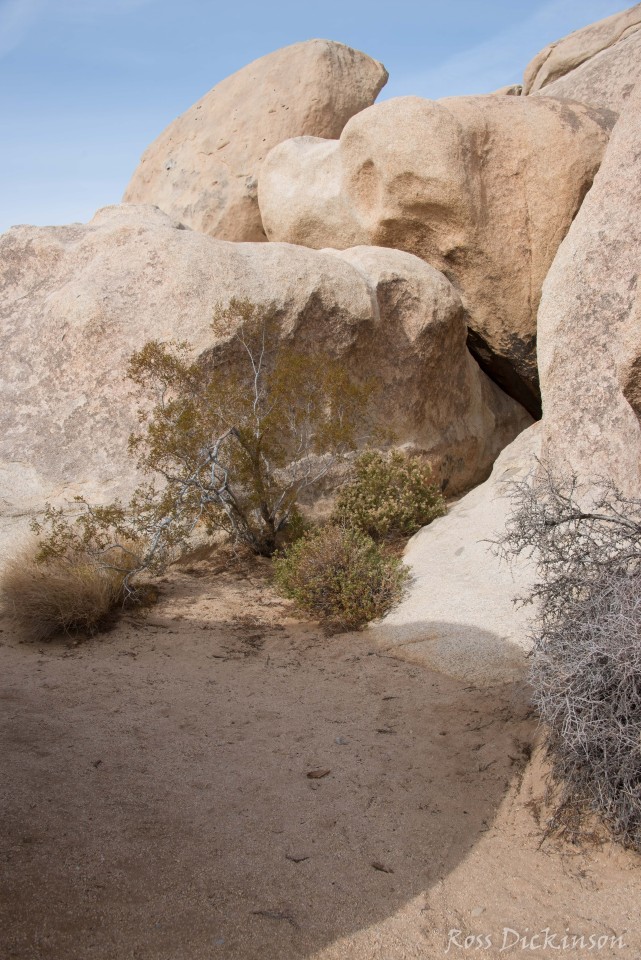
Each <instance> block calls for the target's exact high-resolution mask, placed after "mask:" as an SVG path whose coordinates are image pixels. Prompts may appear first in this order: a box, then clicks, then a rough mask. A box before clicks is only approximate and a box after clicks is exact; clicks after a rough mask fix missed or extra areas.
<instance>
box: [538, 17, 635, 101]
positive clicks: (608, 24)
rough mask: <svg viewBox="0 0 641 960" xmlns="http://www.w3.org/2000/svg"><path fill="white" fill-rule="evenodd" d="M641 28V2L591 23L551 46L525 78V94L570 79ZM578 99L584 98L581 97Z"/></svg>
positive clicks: (539, 54)
mask: <svg viewBox="0 0 641 960" xmlns="http://www.w3.org/2000/svg"><path fill="white" fill-rule="evenodd" d="M640 29H641V3H638V4H636V5H635V6H634V7H630V9H629V10H624V11H623V12H622V13H615V14H614V15H613V16H611V17H606V19H605V20H599V21H598V22H597V23H591V24H590V25H589V26H587V27H584V28H583V29H582V30H576V31H575V32H574V33H571V34H570V35H569V36H567V37H564V38H563V39H562V40H556V41H555V42H554V43H550V44H549V45H548V46H547V47H545V48H544V49H543V50H541V52H540V53H538V54H537V55H536V57H534V59H533V60H531V61H530V63H529V64H528V66H527V67H526V69H525V73H524V75H523V93H524V94H530V93H537V92H539V91H541V90H543V89H544V88H545V87H547V86H551V85H552V84H553V83H554V82H555V81H558V80H560V79H561V78H562V77H568V76H569V75H570V74H571V73H572V72H573V71H574V70H577V68H580V67H581V65H582V64H586V63H587V62H588V61H589V60H591V59H592V58H593V57H597V56H599V55H600V54H601V53H603V52H604V51H606V50H611V49H612V48H613V47H615V46H616V45H617V44H619V43H622V42H624V41H625V40H626V39H627V38H628V37H630V36H632V34H634V33H635V32H637V31H639V30H640ZM546 93H550V94H551V93H552V91H551V90H550V91H546ZM557 95H560V94H556V93H555V94H554V96H557ZM577 99H582V98H580V97H577ZM607 105H608V106H609V104H607Z"/></svg>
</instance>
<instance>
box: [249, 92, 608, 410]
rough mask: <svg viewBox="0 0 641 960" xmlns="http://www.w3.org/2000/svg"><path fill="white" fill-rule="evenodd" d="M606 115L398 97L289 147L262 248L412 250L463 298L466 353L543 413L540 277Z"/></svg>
mask: <svg viewBox="0 0 641 960" xmlns="http://www.w3.org/2000/svg"><path fill="white" fill-rule="evenodd" d="M613 121H614V115H613V114H611V113H610V112H608V111H598V110H594V109H592V108H589V107H586V106H584V105H580V104H573V103H566V102H562V101H558V100H554V99H547V98H543V97H541V98H539V97H537V98H524V97H515V96H485V97H456V98H451V99H446V100H441V101H431V100H423V99H420V98H418V97H402V98H399V99H395V100H388V101H385V102H383V103H380V104H376V105H375V106H373V107H370V108H369V109H368V110H365V111H363V112H362V113H360V114H358V116H356V117H354V118H353V119H352V120H350V121H349V123H348V124H347V125H346V127H345V129H344V130H343V133H342V134H341V137H340V139H339V140H336V141H328V140H320V139H314V138H310V137H306V138H302V139H294V140H289V141H285V142H283V143H282V144H280V145H279V146H278V147H275V148H274V149H273V150H272V151H271V152H270V154H269V155H268V157H267V159H266V161H265V163H264V165H263V169H262V173H261V175H260V178H259V203H260V209H261V213H262V217H263V223H264V227H265V230H266V232H267V236H268V238H269V239H270V240H275V241H287V242H291V243H298V244H305V245H307V246H311V247H317V248H318V247H326V246H332V247H337V248H346V247H351V246H354V245H355V244H368V245H377V246H385V247H395V248H398V249H400V250H405V251H408V252H410V253H414V254H416V255H417V256H419V257H420V258H421V259H423V260H425V261H426V262H427V263H429V264H431V265H432V266H434V267H435V268H436V269H437V270H439V271H441V272H443V273H444V274H445V275H446V276H447V277H448V278H449V279H450V280H451V282H452V283H453V284H454V286H455V287H456V289H457V290H458V291H459V293H460V295H461V297H462V300H463V304H464V306H465V310H466V315H467V322H468V325H469V329H470V346H471V348H472V350H473V351H474V353H475V355H476V357H477V359H478V360H479V362H480V363H481V364H482V366H483V367H484V368H485V369H486V370H487V372H488V373H489V374H490V375H491V376H492V378H493V379H494V380H495V381H496V382H498V383H499V384H501V386H502V387H503V388H504V389H505V390H506V391H507V392H509V393H510V394H511V395H512V396H513V397H515V398H516V399H518V400H519V401H520V402H521V403H523V404H524V405H525V406H526V407H527V408H528V409H529V410H530V412H531V413H533V414H537V413H538V412H539V393H538V382H537V369H536V311H537V308H538V304H539V297H540V292H541V287H542V284H543V280H544V279H545V276H546V273H547V271H548V269H549V267H550V264H551V263H552V260H553V258H554V254H555V253H556V250H557V249H558V246H559V243H560V242H561V240H562V239H563V237H564V235H565V233H566V232H567V230H568V228H569V226H570V224H571V222H572V219H573V218H574V216H575V215H576V212H577V210H578V209H579V207H580V205H581V202H582V200H583V197H584V196H585V194H586V192H587V190H588V189H589V187H590V185H591V183H592V180H593V178H594V175H595V173H596V171H597V170H598V168H599V164H600V162H601V158H602V155H603V151H604V148H605V145H606V143H607V139H608V135H609V131H610V128H611V125H612V123H613Z"/></svg>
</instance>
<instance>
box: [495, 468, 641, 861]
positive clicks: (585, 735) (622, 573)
mask: <svg viewBox="0 0 641 960" xmlns="http://www.w3.org/2000/svg"><path fill="white" fill-rule="evenodd" d="M539 468H540V469H539V474H538V477H537V479H536V480H535V481H534V483H532V482H530V481H523V482H520V483H518V484H516V485H515V486H514V496H515V508H514V511H513V513H512V516H511V519H510V521H509V525H508V527H507V531H506V534H505V536H504V538H503V539H502V541H501V544H500V549H501V550H502V552H503V553H504V554H505V555H507V556H508V557H514V556H516V555H518V554H521V553H524V552H525V553H527V554H530V555H533V556H534V557H535V559H536V563H537V570H538V577H537V580H536V583H535V584H534V586H533V588H532V591H531V593H530V596H529V597H528V598H527V599H528V600H529V601H531V602H534V603H535V605H536V608H535V617H534V626H533V640H534V649H533V655H532V660H531V671H530V680H531V684H532V690H533V699H534V703H535V705H536V707H537V708H538V712H539V714H540V717H541V720H542V722H543V729H544V731H545V734H544V735H545V745H546V749H547V753H548V756H549V758H550V761H551V765H552V772H553V775H554V778H555V781H556V784H557V787H558V788H559V792H558V796H559V801H558V808H557V811H556V815H555V817H554V819H553V821H552V826H553V827H554V826H557V825H558V826H561V827H562V826H563V824H564V823H575V824H576V823H577V822H579V823H580V820H581V816H582V811H585V810H587V809H590V810H592V811H594V812H596V813H597V814H598V815H599V816H600V818H601V819H602V821H603V822H604V823H605V824H606V825H607V826H608V827H609V829H610V830H611V832H612V834H613V835H614V836H615V837H616V838H618V839H619V840H621V841H622V842H623V843H624V844H626V845H628V846H631V847H633V848H635V849H636V850H641V500H637V499H634V498H630V497H626V496H624V495H623V494H622V493H621V492H620V491H619V490H617V489H616V487H615V486H614V485H612V484H608V483H605V484H599V485H595V486H593V487H592V488H590V489H588V488H586V487H581V486H580V485H579V484H578V481H577V478H576V477H559V476H558V475H555V474H554V473H553V472H552V471H551V470H550V469H549V468H548V467H546V466H545V465H539Z"/></svg>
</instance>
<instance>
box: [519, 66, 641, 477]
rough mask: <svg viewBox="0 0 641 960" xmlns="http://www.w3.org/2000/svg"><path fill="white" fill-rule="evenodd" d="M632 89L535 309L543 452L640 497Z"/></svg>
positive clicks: (639, 257)
mask: <svg viewBox="0 0 641 960" xmlns="http://www.w3.org/2000/svg"><path fill="white" fill-rule="evenodd" d="M640 113H641V84H639V85H638V86H637V88H636V90H635V92H634V94H633V95H632V96H631V97H630V99H629V102H628V105H627V108H626V109H625V111H624V112H623V113H622V114H621V118H620V120H619V121H618V123H617V125H616V127H615V129H614V132H613V134H612V139H611V141H610V145H609V147H608V149H607V152H606V155H605V159H604V161H603V165H602V167H601V169H600V170H599V173H598V174H597V176H596V179H595V181H594V185H593V187H592V189H591V190H590V192H589V194H588V195H587V197H586V198H585V201H584V203H583V206H582V207H581V210H580V212H579V215H578V216H577V218H576V220H575V221H574V223H573V224H572V227H571V228H570V231H569V233H568V235H567V237H566V238H565V240H564V241H563V243H562V244H561V248H560V250H559V252H558V253H557V255H556V258H555V260H554V263H553V265H552V269H551V270H550V273H549V275H548V277H547V279H546V281H545V285H544V288H543V297H542V299H541V306H540V309H539V321H538V325H539V365H540V371H541V389H542V393H543V414H544V416H543V428H544V433H543V439H544V444H543V453H544V456H545V458H546V459H547V460H549V461H550V462H551V463H552V464H553V465H554V466H555V467H556V468H557V469H558V470H560V471H562V472H565V473H570V472H574V473H576V474H577V475H578V476H579V477H581V478H583V479H584V480H595V479H598V478H603V479H606V480H614V481H615V482H616V484H617V485H618V486H619V487H620V488H622V489H623V490H624V492H626V493H627V494H631V495H633V496H641V297H640V295H639V265H640V264H641V217H640V215H639V213H640V211H641V125H640V124H639V116H640Z"/></svg>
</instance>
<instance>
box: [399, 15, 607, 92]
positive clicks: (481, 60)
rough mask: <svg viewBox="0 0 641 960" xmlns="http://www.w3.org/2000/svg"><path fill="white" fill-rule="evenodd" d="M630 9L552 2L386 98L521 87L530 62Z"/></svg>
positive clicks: (405, 79)
mask: <svg viewBox="0 0 641 960" xmlns="http://www.w3.org/2000/svg"><path fill="white" fill-rule="evenodd" d="M625 9H626V4H625V3H623V4H622V3H621V2H620V0H549V2H547V3H544V4H543V5H542V6H541V7H539V9H538V10H535V12H534V13H532V14H531V16H529V17H528V18H527V19H526V20H524V21H523V22H521V23H519V24H517V25H515V26H512V27H510V28H509V29H507V30H503V31H501V32H500V33H498V34H496V36H494V37H491V38H490V39H489V40H485V41H484V42H483V43H480V44H477V45H476V46H474V47H471V48H469V49H468V50H464V51H462V52H461V53H457V54H455V55H454V56H452V57H449V58H448V59H446V60H444V61H443V62H441V63H436V64H434V66H432V67H428V68H427V69H426V70H421V71H420V72H417V73H412V74H407V75H406V76H397V77H392V79H391V80H390V81H389V83H388V84H387V86H386V87H385V89H384V91H383V97H382V98H381V99H387V98H389V97H399V96H407V95H409V94H414V95H416V96H420V97H430V98H431V99H438V98H439V97H447V96H460V95H463V94H468V93H470V94H471V93H490V92H491V91H492V90H495V89H496V88H497V87H502V86H504V85H505V84H508V83H518V82H519V81H520V79H521V77H522V75H523V70H524V68H525V66H526V65H527V63H528V62H529V61H530V59H531V58H532V57H533V56H534V55H535V54H536V53H538V51H539V50H540V49H541V48H542V47H544V46H546V44H548V43H550V42H551V41H552V40H556V39H559V38H560V37H563V36H564V35H565V34H566V33H570V32H572V31H573V30H576V29H578V28H579V27H582V26H586V25H587V24H589V23H593V22H594V21H595V20H601V19H602V18H603V17H607V16H610V14H612V13H617V12H619V11H620V10H625Z"/></svg>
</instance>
